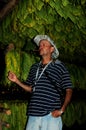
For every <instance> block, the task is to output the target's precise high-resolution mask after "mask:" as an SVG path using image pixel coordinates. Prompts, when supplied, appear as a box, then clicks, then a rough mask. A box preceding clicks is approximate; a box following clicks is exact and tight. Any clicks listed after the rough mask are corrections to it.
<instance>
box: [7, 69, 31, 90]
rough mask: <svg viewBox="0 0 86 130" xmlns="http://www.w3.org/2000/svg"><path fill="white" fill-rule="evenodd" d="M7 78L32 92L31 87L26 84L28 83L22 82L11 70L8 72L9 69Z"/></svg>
mask: <svg viewBox="0 0 86 130" xmlns="http://www.w3.org/2000/svg"><path fill="white" fill-rule="evenodd" d="M8 79H9V80H10V81H12V82H14V83H16V84H17V85H19V86H20V87H21V88H23V89H24V90H25V91H27V92H32V87H31V86H28V85H25V84H24V83H22V82H21V81H20V80H19V79H18V78H17V76H16V75H15V74H14V73H13V72H10V71H9V72H8Z"/></svg>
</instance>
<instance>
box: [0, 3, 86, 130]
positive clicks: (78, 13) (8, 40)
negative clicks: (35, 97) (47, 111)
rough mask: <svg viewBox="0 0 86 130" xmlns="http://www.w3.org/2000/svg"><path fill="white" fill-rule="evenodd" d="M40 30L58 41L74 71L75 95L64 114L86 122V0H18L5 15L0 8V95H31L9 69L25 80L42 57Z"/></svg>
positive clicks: (69, 119)
mask: <svg viewBox="0 0 86 130" xmlns="http://www.w3.org/2000/svg"><path fill="white" fill-rule="evenodd" d="M15 1H17V0H15ZM38 34H47V35H49V36H50V37H51V38H52V39H53V40H54V41H55V43H56V46H57V48H58V50H59V52H60V56H59V59H60V60H62V61H63V62H64V63H65V64H66V65H67V67H68V69H69V72H70V75H71V79H72V82H73V87H74V95H73V99H72V100H73V102H72V104H70V105H69V107H68V109H67V111H66V112H65V114H64V116H63V120H64V124H66V125H68V124H69V126H71V125H73V124H74V123H75V122H78V123H79V124H83V123H85V122H86V96H85V95H86V0H18V1H17V3H16V4H15V6H14V7H13V8H12V9H11V10H9V11H8V12H7V13H6V15H4V16H3V17H2V11H1V12H0V94H1V95H2V96H1V97H0V99H1V100H3V98H6V97H7V100H10V99H11V98H12V99H13V100H15V99H16V98H17V99H18V98H19V99H22V98H25V99H27V95H28V94H26V93H25V92H24V91H23V90H21V89H20V88H18V86H16V85H14V84H12V83H11V82H10V81H8V79H7V72H8V71H9V70H12V71H14V72H15V73H16V74H17V76H18V77H19V78H20V79H21V80H22V81H24V80H25V79H26V77H27V74H28V71H29V69H30V66H31V65H32V64H33V63H34V62H36V61H38V60H39V56H38V53H37V52H36V49H37V47H36V46H35V44H34V42H33V40H32V39H33V37H35V36H36V35H38ZM10 86H12V87H10ZM81 92H82V93H81ZM10 94H11V95H10ZM20 94H21V95H20ZM23 94H24V95H23ZM22 95H23V96H22ZM6 103H7V102H6ZM8 104H9V103H8ZM6 105H7V104H6ZM13 107H14V105H13V106H12V108H13ZM16 107H17V106H16ZM25 107H26V106H25ZM13 110H14V111H15V110H16V109H13ZM15 113H16V112H14V113H13V114H15ZM23 116H24V115H23ZM13 117H14V116H13ZM17 118H18V117H17ZM19 120H20V119H19ZM15 121H16V119H15ZM12 122H14V119H13V118H12ZM14 124H15V123H14ZM17 125H18V127H19V124H17ZM14 129H15V128H14ZM19 129H21V128H19Z"/></svg>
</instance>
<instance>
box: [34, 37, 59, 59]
mask: <svg viewBox="0 0 86 130" xmlns="http://www.w3.org/2000/svg"><path fill="white" fill-rule="evenodd" d="M33 40H34V42H35V43H36V44H37V46H39V43H40V41H41V40H47V41H49V42H50V44H51V45H52V46H53V47H54V52H53V53H52V58H53V59H56V58H57V57H58V56H59V51H58V49H57V47H56V45H55V43H54V41H53V40H52V39H51V38H50V37H49V36H47V35H37V36H36V37H35V38H34V39H33Z"/></svg>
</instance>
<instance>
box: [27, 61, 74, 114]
mask: <svg viewBox="0 0 86 130" xmlns="http://www.w3.org/2000/svg"><path fill="white" fill-rule="evenodd" d="M38 67H39V73H38V76H39V75H40V73H41V72H42V70H43V68H42V67H41V65H40V64H39V63H36V64H34V65H32V67H31V70H30V72H29V75H28V77H27V80H26V83H27V84H29V85H32V86H33V87H35V91H33V93H32V96H31V100H30V103H29V106H28V111H27V114H28V115H32V116H44V115H46V114H48V113H50V112H51V111H53V110H55V109H60V108H61V99H60V98H61V97H60V96H61V95H60V93H61V92H62V89H67V88H72V82H71V79H70V75H69V72H68V70H67V68H66V67H65V65H64V64H63V63H62V62H61V61H59V60H56V61H55V62H51V63H50V64H49V65H48V66H47V68H46V69H45V71H44V73H43V74H42V76H41V77H40V79H39V80H38V81H37V82H36V85H35V84H34V83H35V78H36V72H37V69H38Z"/></svg>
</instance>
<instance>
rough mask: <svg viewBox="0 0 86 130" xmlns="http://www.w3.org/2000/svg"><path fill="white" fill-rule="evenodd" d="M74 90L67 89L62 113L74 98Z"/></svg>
mask: <svg viewBox="0 0 86 130" xmlns="http://www.w3.org/2000/svg"><path fill="white" fill-rule="evenodd" d="M72 93H73V90H72V89H66V94H65V98H64V103H63V105H62V108H61V111H62V112H64V111H65V109H66V107H67V105H68V104H69V102H70V100H71V97H72Z"/></svg>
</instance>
